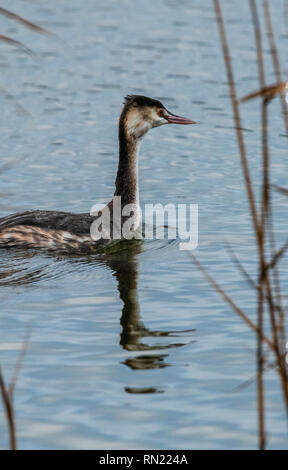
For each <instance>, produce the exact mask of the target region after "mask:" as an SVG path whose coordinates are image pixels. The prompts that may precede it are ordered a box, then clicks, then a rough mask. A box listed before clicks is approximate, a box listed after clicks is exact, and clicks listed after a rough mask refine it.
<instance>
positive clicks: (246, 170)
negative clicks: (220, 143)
mask: <svg viewBox="0 0 288 470" xmlns="http://www.w3.org/2000/svg"><path fill="white" fill-rule="evenodd" d="M213 3H214V9H215V13H216V18H217V24H218V28H219V33H220V37H221V44H222V50H223V55H224V60H225V66H226V72H227V77H228V83H229V90H230V98H231V102H232V107H233V114H234V121H235V128H236V134H237V140H238V146H239V151H240V156H241V163H242V169H243V173H244V180H245V185H246V191H247V195H248V201H249V206H250V212H251V216H252V221H253V226H254V231H255V233H256V234H257V237H258V236H259V230H258V220H257V212H256V205H255V200H254V193H253V189H252V184H251V178H250V173H249V168H248V162H247V156H246V149H245V143H244V138H243V133H242V125H241V117H240V111H239V105H238V100H237V94H236V87H235V81H234V76H233V70H232V64H231V58H230V53H229V47H228V42H227V38H226V32H225V27H224V22H223V17H222V12H221V7H220V3H219V0H213Z"/></svg>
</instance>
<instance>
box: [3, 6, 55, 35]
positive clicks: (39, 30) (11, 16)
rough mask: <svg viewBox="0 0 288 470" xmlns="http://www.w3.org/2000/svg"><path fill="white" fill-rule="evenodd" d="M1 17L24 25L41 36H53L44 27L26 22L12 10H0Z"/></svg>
mask: <svg viewBox="0 0 288 470" xmlns="http://www.w3.org/2000/svg"><path fill="white" fill-rule="evenodd" d="M0 15H3V16H6V17H7V18H9V19H10V20H13V21H17V22H18V23H20V24H22V25H23V26H25V27H26V28H29V29H32V30H33V31H36V32H37V33H41V34H51V33H50V32H49V31H48V30H47V29H45V28H42V26H39V25H37V24H35V23H32V22H31V21H28V20H26V19H25V18H23V17H22V16H20V15H16V13H13V12H12V11H10V10H6V8H2V7H1V8H0Z"/></svg>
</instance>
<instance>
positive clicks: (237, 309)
mask: <svg viewBox="0 0 288 470" xmlns="http://www.w3.org/2000/svg"><path fill="white" fill-rule="evenodd" d="M190 256H191V259H192V261H193V262H194V263H195V265H196V266H197V267H198V269H199V270H200V271H201V272H202V273H203V275H204V276H205V277H206V279H207V280H208V281H209V283H210V284H211V285H212V286H213V287H214V289H215V290H216V291H217V292H218V293H219V294H220V295H221V297H222V298H223V299H224V300H225V302H226V303H227V304H228V305H230V307H232V309H233V310H234V312H236V313H237V315H239V316H240V317H241V318H242V320H244V322H245V323H247V325H248V326H249V327H250V328H251V329H252V330H253V331H254V332H255V333H256V334H257V335H260V336H261V338H262V340H263V341H264V342H265V343H266V344H267V345H268V346H269V348H270V349H271V350H272V351H274V352H275V346H274V344H273V342H272V341H271V340H270V339H269V338H268V337H267V336H266V335H264V333H263V332H262V331H260V330H259V328H258V327H257V325H255V323H254V322H253V321H252V320H250V318H249V317H247V315H246V314H245V313H244V312H243V310H242V309H241V308H240V307H238V305H236V304H235V303H234V302H233V300H232V299H231V298H230V297H229V295H228V294H226V292H225V291H224V290H223V289H222V287H221V286H220V285H219V284H218V283H217V282H216V281H215V279H214V278H213V277H212V276H211V275H210V274H209V273H208V272H207V271H206V269H205V268H204V266H202V264H201V263H200V261H198V259H197V258H196V257H195V256H194V255H192V254H190Z"/></svg>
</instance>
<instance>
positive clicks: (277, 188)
mask: <svg viewBox="0 0 288 470" xmlns="http://www.w3.org/2000/svg"><path fill="white" fill-rule="evenodd" d="M272 187H273V189H276V191H279V193H283V194H285V196H288V189H286V188H281V186H276V184H273V185H272Z"/></svg>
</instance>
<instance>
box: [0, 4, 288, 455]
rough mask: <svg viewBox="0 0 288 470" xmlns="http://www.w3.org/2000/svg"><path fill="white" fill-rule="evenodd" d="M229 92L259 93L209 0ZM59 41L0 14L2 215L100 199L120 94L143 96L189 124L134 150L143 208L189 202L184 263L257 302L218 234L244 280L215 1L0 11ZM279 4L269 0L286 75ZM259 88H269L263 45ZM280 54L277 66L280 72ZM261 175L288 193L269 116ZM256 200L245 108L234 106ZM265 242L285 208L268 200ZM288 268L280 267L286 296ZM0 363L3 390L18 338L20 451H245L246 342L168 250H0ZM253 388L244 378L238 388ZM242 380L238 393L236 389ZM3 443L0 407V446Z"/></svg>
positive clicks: (107, 189) (250, 409) (277, 431)
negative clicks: (192, 233) (271, 209)
mask: <svg viewBox="0 0 288 470" xmlns="http://www.w3.org/2000/svg"><path fill="white" fill-rule="evenodd" d="M222 5H223V13H224V16H225V18H226V20H227V23H226V25H227V31H228V35H229V40H230V47H231V52H232V58H233V64H234V71H235V75H236V77H237V84H238V92H239V96H241V95H243V94H245V93H248V92H250V91H252V90H255V89H257V87H258V78H257V67H256V63H255V48H254V36H253V29H252V26H251V22H250V11H249V6H248V2H236V0H233V1H227V0H226V1H223V2H222ZM2 6H3V7H6V8H10V9H12V10H13V11H15V12H17V13H18V14H21V15H22V16H24V17H26V18H29V19H30V20H31V21H35V22H38V23H39V24H40V25H42V26H43V27H45V28H47V29H48V30H50V31H51V32H53V33H54V34H55V36H51V37H49V36H45V35H43V36H41V35H37V34H36V33H34V32H33V31H30V30H27V29H25V28H23V27H21V26H20V25H18V24H17V23H12V22H11V21H9V20H8V19H7V18H4V17H3V18H2V17H1V18H0V24H1V33H2V34H6V35H8V36H12V37H13V38H14V39H17V40H19V41H22V42H23V43H25V45H26V46H27V47H29V48H30V49H31V50H33V51H34V52H35V55H34V56H30V55H29V54H26V53H24V52H23V51H22V50H19V49H15V48H12V47H9V46H8V45H5V44H1V45H0V70H1V81H0V86H1V87H2V88H4V89H5V90H6V91H7V92H9V93H10V94H11V95H12V96H13V97H14V99H13V100H12V99H11V98H10V99H9V98H8V97H7V94H6V95H5V92H3V93H2V95H1V96H0V101H1V115H0V135H1V161H0V176H1V177H0V194H1V200H0V215H1V216H4V215H6V214H9V213H12V212H17V211H21V210H26V209H34V208H35V209H38V208H41V209H56V210H69V211H74V212H83V211H89V210H90V208H91V206H92V205H93V204H95V203H100V202H101V203H105V202H108V201H109V200H110V198H111V195H112V194H113V191H114V180H115V172H116V169H117V120H118V116H119V113H120V110H121V107H122V102H123V97H124V96H125V95H126V94H128V93H130V94H131V93H141V94H145V95H147V96H151V97H154V98H158V99H160V100H162V101H163V103H164V105H165V106H167V108H168V109H169V110H171V111H172V112H175V113H176V114H182V115H184V116H187V117H190V118H192V119H194V120H196V121H198V125H197V126H187V127H182V126H164V127H163V128H160V129H155V130H153V131H151V132H150V133H149V135H148V136H147V137H146V139H145V142H144V143H143V145H142V148H141V158H140V198H141V203H142V204H144V203H145V202H150V203H151V202H153V203H156V202H159V203H162V204H166V203H169V202H170V203H187V204H198V205H199V245H198V248H197V250H196V251H194V252H193V254H194V255H196V256H197V257H198V259H199V260H200V261H201V262H202V263H203V264H204V265H205V267H206V268H207V270H208V271H209V272H210V273H211V274H213V275H214V277H215V278H216V279H217V281H218V282H219V283H220V284H221V286H222V287H223V288H224V289H225V290H226V291H227V292H228V293H229V295H230V296H231V297H232V298H233V299H234V301H235V302H237V303H238V304H239V305H240V306H241V307H242V308H243V309H244V310H245V312H246V313H247V314H248V315H249V316H250V317H251V318H255V305H256V299H255V292H253V290H252V289H250V287H249V286H248V285H247V283H246V282H245V280H243V278H242V277H241V274H240V273H239V272H238V270H237V268H235V266H234V265H233V263H232V262H231V259H230V256H229V253H228V252H227V246H226V244H227V242H229V243H230V244H231V246H232V247H233V249H234V250H235V252H237V255H238V257H239V258H240V259H241V261H242V262H243V264H244V265H245V267H246V268H247V269H248V270H249V272H250V273H251V274H252V275H255V273H256V272H257V264H256V259H257V258H256V250H255V246H254V239H253V232H252V228H251V220H250V217H249V215H248V206H247V201H246V196H245V191H244V185H243V178H242V172H241V166H240V160H239V155H238V149H237V143H236V138H235V130H234V128H233V119H232V112H231V105H230V100H229V93H228V87H227V82H226V75H225V69H224V64H223V59H222V54H221V48H220V43H219V36H218V30H217V25H216V23H215V15H214V10H213V8H212V2H210V1H209V0H206V1H205V2H203V1H200V0H198V1H197V0H196V1H193V2H191V1H188V0H181V1H180V2H178V1H177V2H176V1H174V0H159V1H157V2H155V1H154V2H153V1H151V0H145V1H144V0H140V1H137V2H135V1H132V0H122V1H121V2H119V1H117V0H101V1H98V0H86V2H77V1H74V0H69V1H68V0H65V1H62V2H57V1H56V0H50V1H49V2H44V1H43V0H41V1H38V2H34V1H30V2H27V1H26V2H23V1H20V0H14V2H12V4H11V2H8V1H3V2H2ZM283 7H284V1H283V2H282V1H279V2H275V3H274V2H273V7H272V6H271V10H272V14H273V23H274V26H275V31H276V32H277V35H276V38H277V45H278V47H279V51H280V53H281V58H282V65H283V70H285V67H287V54H286V51H287V40H288V34H287V33H288V31H287V21H286V20H287V18H285V16H284V15H283V11H284V10H283ZM264 56H265V61H266V66H267V81H270V82H271V83H272V82H273V81H274V77H273V68H272V64H271V59H270V56H269V49H268V45H267V44H266V47H265V53H264ZM285 61H286V62H285ZM269 113H270V114H269V116H270V124H271V126H270V129H271V130H270V142H271V150H272V155H273V157H272V179H273V182H274V183H275V184H278V185H279V186H287V163H288V157H287V139H286V137H285V136H284V133H285V132H284V127H283V122H282V117H281V114H280V108H279V103H278V101H277V100H275V102H273V103H272V104H271V105H270V107H269ZM243 117H244V119H243V126H244V127H245V129H246V131H245V132H244V134H245V138H246V143H247V148H249V151H248V154H249V165H250V169H251V172H252V177H253V182H254V188H255V191H259V188H260V181H261V180H260V168H261V167H260V154H261V147H260V143H259V142H260V141H259V136H260V116H259V102H257V101H255V102H251V103H247V104H246V105H245V106H244V105H243ZM274 203H275V214H274V218H275V227H276V238H277V244H280V243H281V242H284V241H285V239H286V234H287V222H286V221H287V198H285V197H284V196H283V195H280V194H274ZM286 266H287V259H286V261H285V259H283V261H282V264H281V278H282V280H283V292H285V288H286V289H287V282H288V275H287V269H286ZM0 301H1V313H0V315H1V337H0V362H1V366H2V368H3V372H4V376H5V378H6V380H7V382H8V381H9V378H10V377H11V375H12V373H13V368H14V366H15V363H16V361H17V357H18V353H19V350H20V349H21V345H22V343H23V340H24V338H25V335H26V334H27V332H29V338H30V339H29V346H28V350H27V354H26V357H25V360H24V363H23V366H22V369H21V373H20V376H19V379H18V382H17V386H16V390H15V412H16V423H17V438H18V447H19V448H20V449H86V448H102V449H103V448H107V449H115V448H117V449H119V448H122V449H128V448H132V449H138V448H140V449H141V448H146V449H147V448H149V449H153V448H157V449H164V448H168V449H183V448H191V449H225V448H228V449H231V448H233V449H242V448H250V449H255V448H257V394H256V385H255V373H256V360H255V346H256V341H255V336H254V334H253V333H252V332H251V331H250V330H249V328H248V327H247V326H246V325H245V324H244V323H243V322H242V320H241V319H240V318H239V317H237V316H236V314H235V313H234V312H233V311H231V309H230V308H229V307H228V306H227V305H226V304H225V303H224V302H223V300H222V299H221V298H219V296H218V294H217V293H216V292H215V291H214V290H213V288H212V287H211V286H209V284H208V283H207V281H206V280H205V279H204V278H203V276H202V274H201V273H200V272H199V270H198V269H197V268H196V267H195V265H194V264H193V262H192V260H191V257H190V256H189V253H188V252H185V251H180V250H179V243H178V241H175V242H168V241H167V240H164V241H146V242H144V243H143V244H142V245H140V246H139V245H133V246H130V247H129V248H127V249H125V250H123V252H121V253H116V254H114V255H111V256H108V257H101V258H99V257H96V258H94V259H85V258H78V259H77V258H76V259H67V258H65V257H56V256H50V255H48V254H44V253H42V254H35V253H32V252H31V253H26V254H25V253H23V252H20V251H17V252H13V251H5V250H4V251H3V252H1V253H0ZM250 379H251V381H250ZM246 381H249V383H248V384H247V385H246V386H243V387H242V385H243V384H245V383H246ZM265 384H266V386H265V392H266V410H267V414H266V424H267V442H268V448H270V449H273V448H274V449H275V448H281V449H287V448H288V445H287V433H286V420H285V413H284V408H283V402H282V396H281V391H280V388H279V380H278V377H277V375H276V374H275V372H274V371H273V369H269V370H268V372H267V373H266V375H265ZM7 446H8V437H7V429H6V424H5V419H4V416H3V410H2V409H1V410H0V447H1V448H6V447H7Z"/></svg>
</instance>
